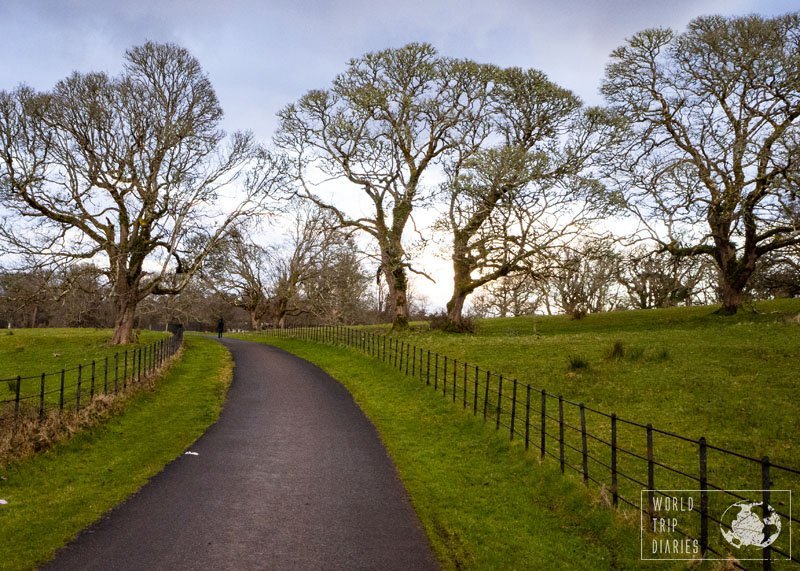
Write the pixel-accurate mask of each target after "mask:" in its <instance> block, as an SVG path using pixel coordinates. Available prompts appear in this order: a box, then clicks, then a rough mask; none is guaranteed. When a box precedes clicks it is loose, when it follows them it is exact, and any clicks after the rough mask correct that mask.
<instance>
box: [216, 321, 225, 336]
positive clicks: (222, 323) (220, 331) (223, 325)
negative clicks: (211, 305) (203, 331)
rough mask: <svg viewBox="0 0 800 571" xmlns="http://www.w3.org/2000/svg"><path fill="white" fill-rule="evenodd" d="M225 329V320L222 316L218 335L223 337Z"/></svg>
mask: <svg viewBox="0 0 800 571" xmlns="http://www.w3.org/2000/svg"><path fill="white" fill-rule="evenodd" d="M223 331H225V322H224V321H223V320H222V318H221V317H220V318H219V321H217V337H219V338H220V339H222V332H223Z"/></svg>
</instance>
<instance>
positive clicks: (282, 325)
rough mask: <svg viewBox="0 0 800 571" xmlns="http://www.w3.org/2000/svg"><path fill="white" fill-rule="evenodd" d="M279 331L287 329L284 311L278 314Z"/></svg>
mask: <svg viewBox="0 0 800 571" xmlns="http://www.w3.org/2000/svg"><path fill="white" fill-rule="evenodd" d="M278 329H286V312H285V311H282V312H280V313H279V314H278Z"/></svg>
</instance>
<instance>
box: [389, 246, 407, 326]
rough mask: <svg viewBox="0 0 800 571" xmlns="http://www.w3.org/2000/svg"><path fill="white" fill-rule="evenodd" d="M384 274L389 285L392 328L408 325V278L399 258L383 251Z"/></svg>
mask: <svg viewBox="0 0 800 571" xmlns="http://www.w3.org/2000/svg"><path fill="white" fill-rule="evenodd" d="M383 260H384V262H383V263H384V268H385V269H384V274H385V275H386V284H387V285H388V286H389V300H388V301H389V303H391V306H390V307H391V311H392V329H406V328H407V327H408V318H409V311H408V280H407V278H406V270H405V268H404V267H403V266H402V264H401V262H400V260H399V259H396V258H395V257H393V256H391V255H390V254H388V253H386V252H384V253H383Z"/></svg>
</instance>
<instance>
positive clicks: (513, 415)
mask: <svg viewBox="0 0 800 571" xmlns="http://www.w3.org/2000/svg"><path fill="white" fill-rule="evenodd" d="M516 416H517V379H514V385H513V388H512V389H511V431H510V434H509V436H508V439H509V440H514V419H515V418H516Z"/></svg>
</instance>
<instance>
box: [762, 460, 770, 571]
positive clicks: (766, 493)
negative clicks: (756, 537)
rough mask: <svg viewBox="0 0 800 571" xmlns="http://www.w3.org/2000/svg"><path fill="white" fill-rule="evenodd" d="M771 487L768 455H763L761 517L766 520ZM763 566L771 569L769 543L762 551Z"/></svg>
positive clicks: (765, 568)
mask: <svg viewBox="0 0 800 571" xmlns="http://www.w3.org/2000/svg"><path fill="white" fill-rule="evenodd" d="M771 489H772V481H771V480H770V474H769V457H768V456H764V457H763V458H762V459H761V519H762V521H767V517H768V516H769V510H770V506H769V503H770V490H771ZM769 527H770V526H767V525H765V526H764V542H766V540H768V539H769ZM763 553H764V555H763V557H764V559H763V568H764V571H769V570H770V569H772V547H770V546H769V545H768V546H767V547H765V548H764V551H763Z"/></svg>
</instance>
